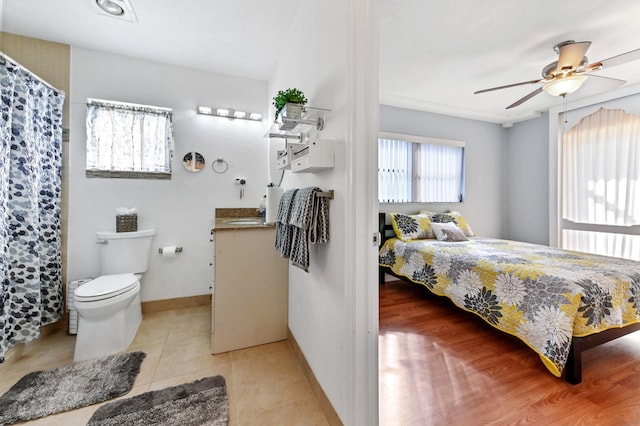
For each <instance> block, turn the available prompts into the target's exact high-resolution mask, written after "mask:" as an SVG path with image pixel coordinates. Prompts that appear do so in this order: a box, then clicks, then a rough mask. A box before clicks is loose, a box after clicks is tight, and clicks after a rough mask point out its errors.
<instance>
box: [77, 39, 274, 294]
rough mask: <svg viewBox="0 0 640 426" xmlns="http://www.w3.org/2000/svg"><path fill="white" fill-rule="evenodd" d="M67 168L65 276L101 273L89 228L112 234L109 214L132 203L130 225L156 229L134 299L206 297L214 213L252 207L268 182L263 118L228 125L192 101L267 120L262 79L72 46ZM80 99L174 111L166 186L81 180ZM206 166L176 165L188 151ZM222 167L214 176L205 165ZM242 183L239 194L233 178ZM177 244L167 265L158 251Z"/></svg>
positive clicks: (135, 181) (82, 104)
mask: <svg viewBox="0 0 640 426" xmlns="http://www.w3.org/2000/svg"><path fill="white" fill-rule="evenodd" d="M71 56H72V59H71V91H70V100H71V123H70V144H69V146H70V167H69V176H70V178H69V181H70V185H69V187H70V189H69V252H68V254H69V269H68V277H69V279H70V280H72V279H77V278H81V277H86V276H95V275H97V274H98V273H99V262H98V246H97V245H96V244H95V241H96V239H95V232H96V231H99V230H115V209H116V208H117V207H120V206H127V207H133V206H135V207H137V209H138V228H139V229H145V228H155V229H156V231H157V233H156V236H155V238H154V240H153V245H152V256H151V262H150V266H149V270H148V271H147V273H146V274H145V276H144V277H143V281H142V291H141V294H142V300H143V301H149V300H161V299H169V298H176V297H186V296H194V295H202V294H207V293H210V292H211V290H210V289H209V286H210V285H211V282H212V269H211V266H210V265H209V262H210V261H211V259H212V245H211V243H210V241H209V238H210V230H211V227H212V225H213V219H214V209H215V208H217V207H258V205H259V200H260V198H261V197H262V196H263V195H264V192H265V187H266V184H267V183H268V180H267V166H266V156H267V140H266V139H265V138H263V134H264V133H265V131H266V129H267V128H268V122H267V120H266V119H265V120H264V121H263V122H252V121H247V120H234V121H232V120H228V119H223V118H219V117H212V116H204V115H197V114H196V106H197V105H209V106H214V107H225V106H226V107H230V108H235V109H243V110H249V111H253V112H260V113H262V115H263V117H266V116H267V114H268V111H267V108H266V105H265V99H266V98H267V83H266V82H263V81H255V80H249V79H245V78H238V77H232V76H226V75H220V74H213V73H208V72H203V71H197V70H193V69H187V68H181V67H177V66H171V65H165V64H160V63H154V62H149V61H143V60H138V59H132V58H127V57H123V56H115V55H111V54H106V53H101V52H96V51H91V50H86V49H82V48H77V47H73V48H72V54H71ZM88 97H92V98H99V99H110V100H116V101H124V102H133V103H139V104H148V105H156V106H162V107H169V108H172V109H173V125H174V138H175V152H174V158H173V176H172V179H171V180H138V179H97V178H90V179H88V178H86V177H85V137H86V136H85V135H86V133H85V112H86V107H85V104H86V99H87V98H88ZM189 151H197V152H199V153H201V154H202V155H203V156H204V157H205V160H206V167H205V169H203V170H202V171H200V172H198V173H190V172H187V171H186V170H185V169H184V168H183V166H182V157H183V156H184V154H185V153H186V152H189ZM218 157H222V158H224V159H225V160H226V161H228V162H229V171H228V172H227V173H226V174H216V173H214V172H213V170H212V169H211V162H212V161H213V160H215V159H216V158H218ZM236 177H243V178H245V179H246V180H247V185H246V197H245V199H243V200H241V199H240V198H239V188H238V186H237V185H235V178H236ZM174 244H175V245H178V246H182V247H183V250H184V251H183V253H181V254H179V255H178V256H177V258H175V259H162V258H161V257H160V255H159V254H158V252H157V250H158V248H159V247H162V246H166V245H174Z"/></svg>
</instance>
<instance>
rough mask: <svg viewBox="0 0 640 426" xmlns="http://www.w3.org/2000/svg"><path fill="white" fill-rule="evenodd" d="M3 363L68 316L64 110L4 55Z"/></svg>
mask: <svg viewBox="0 0 640 426" xmlns="http://www.w3.org/2000/svg"><path fill="white" fill-rule="evenodd" d="M0 88H1V89H2V97H1V99H0V113H1V114H2V115H1V117H0V140H1V142H0V143H1V145H0V280H1V281H0V285H1V287H0V362H3V361H4V356H5V353H6V351H7V350H8V349H9V348H10V347H12V346H14V345H16V344H18V343H23V342H28V341H30V340H33V339H36V338H38V337H39V335H40V327H42V326H43V325H46V324H50V323H53V322H55V321H57V320H59V319H60V318H61V317H62V314H63V296H62V267H61V253H60V251H61V250H60V190H61V188H60V185H61V169H62V146H61V143H62V104H63V102H64V93H62V92H58V91H57V90H55V89H53V88H51V86H49V85H48V84H46V83H44V82H43V81H42V80H40V79H39V78H38V77H37V76H35V75H33V74H32V73H31V72H29V71H28V70H27V69H25V68H24V67H22V66H21V65H19V64H17V63H16V62H15V61H13V60H12V59H11V58H9V57H7V56H5V55H4V54H2V52H0Z"/></svg>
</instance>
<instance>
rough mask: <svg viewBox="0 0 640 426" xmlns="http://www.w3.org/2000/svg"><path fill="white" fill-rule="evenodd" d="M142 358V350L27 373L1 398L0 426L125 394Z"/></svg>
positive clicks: (135, 375)
mask: <svg viewBox="0 0 640 426" xmlns="http://www.w3.org/2000/svg"><path fill="white" fill-rule="evenodd" d="M145 357H146V354H145V353H144V352H131V353H127V354H121V355H111V356H108V357H105V358H100V359H94V360H90V361H84V362H79V363H77V364H74V365H67V366H64V367H59V368H54V369H53V370H44V371H35V372H33V373H29V374H27V375H26V376H24V377H23V378H22V379H20V380H18V382H17V383H16V384H15V385H13V386H12V387H11V389H9V390H8V391H7V392H6V393H5V394H4V395H2V396H1V397H0V425H6V424H12V423H16V422H20V421H25V420H33V419H38V418H40V417H45V416H48V415H50V414H56V413H61V412H63V411H68V410H73V409H75V408H80V407H85V406H87V405H91V404H96V403H98V402H102V401H106V400H108V399H111V398H115V397H117V396H121V395H124V394H126V393H127V392H129V391H130V390H131V388H132V387H133V382H134V381H135V380H136V377H137V376H138V373H139V372H140V364H142V360H143V359H144V358H145Z"/></svg>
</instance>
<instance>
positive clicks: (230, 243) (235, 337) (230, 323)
mask: <svg viewBox="0 0 640 426" xmlns="http://www.w3.org/2000/svg"><path fill="white" fill-rule="evenodd" d="M213 235H214V242H215V248H214V253H215V255H214V256H215V257H214V288H213V298H212V300H213V303H212V309H213V311H212V315H211V321H212V324H211V352H212V353H214V354H218V353H222V352H227V351H232V350H236V349H241V348H247V347H251V346H257V345H262V344H265V343H270V342H276V341H279V340H285V339H286V338H287V319H288V315H287V311H288V285H289V283H288V281H289V279H288V262H287V259H284V258H282V257H281V256H280V255H279V254H278V252H276V250H275V249H274V241H275V227H255V228H254V227H247V228H241V229H223V230H218V231H215V232H214V233H213Z"/></svg>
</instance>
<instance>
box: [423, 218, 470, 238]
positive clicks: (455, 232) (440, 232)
mask: <svg viewBox="0 0 640 426" xmlns="http://www.w3.org/2000/svg"><path fill="white" fill-rule="evenodd" d="M431 229H433V233H434V234H435V236H436V239H437V240H438V241H469V240H468V239H467V237H465V235H464V234H463V233H462V231H461V230H460V228H458V227H457V226H456V224H455V223H453V222H448V223H432V224H431Z"/></svg>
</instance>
